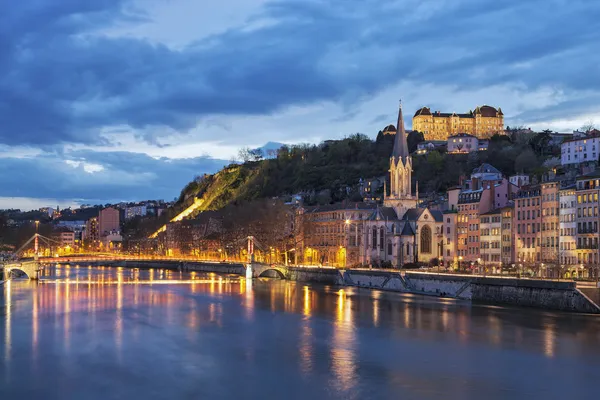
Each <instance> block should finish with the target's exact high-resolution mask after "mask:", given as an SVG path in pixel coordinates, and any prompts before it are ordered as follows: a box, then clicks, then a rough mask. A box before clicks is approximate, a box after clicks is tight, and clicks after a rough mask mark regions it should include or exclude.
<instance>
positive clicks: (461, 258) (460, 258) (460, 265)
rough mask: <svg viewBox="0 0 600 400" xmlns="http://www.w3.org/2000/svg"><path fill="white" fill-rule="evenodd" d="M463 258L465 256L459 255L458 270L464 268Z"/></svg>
mask: <svg viewBox="0 0 600 400" xmlns="http://www.w3.org/2000/svg"><path fill="white" fill-rule="evenodd" d="M462 260H463V256H458V272H460V269H461V268H462Z"/></svg>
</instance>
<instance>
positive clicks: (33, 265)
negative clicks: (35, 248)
mask: <svg viewBox="0 0 600 400" xmlns="http://www.w3.org/2000/svg"><path fill="white" fill-rule="evenodd" d="M41 270H43V266H42V265H41V264H40V262H39V261H36V260H31V261H23V262H13V263H8V264H4V279H5V280H8V279H9V278H10V276H11V273H12V272H13V271H20V272H23V273H24V274H25V275H26V276H27V277H28V278H29V279H38V277H39V272H40V271H41Z"/></svg>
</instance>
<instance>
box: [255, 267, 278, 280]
mask: <svg viewBox="0 0 600 400" xmlns="http://www.w3.org/2000/svg"><path fill="white" fill-rule="evenodd" d="M256 273H257V274H258V278H274V277H277V278H279V279H285V273H284V272H283V271H281V270H280V269H279V268H264V269H262V270H260V271H256Z"/></svg>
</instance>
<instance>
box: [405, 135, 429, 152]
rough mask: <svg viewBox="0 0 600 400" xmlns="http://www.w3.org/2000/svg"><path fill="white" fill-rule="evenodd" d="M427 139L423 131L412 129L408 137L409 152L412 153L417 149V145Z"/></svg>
mask: <svg viewBox="0 0 600 400" xmlns="http://www.w3.org/2000/svg"><path fill="white" fill-rule="evenodd" d="M424 141H425V136H423V134H422V133H421V132H418V131H412V132H409V134H408V135H407V137H406V143H407V144H408V152H409V153H412V152H414V151H416V150H417V145H418V144H419V143H421V142H424Z"/></svg>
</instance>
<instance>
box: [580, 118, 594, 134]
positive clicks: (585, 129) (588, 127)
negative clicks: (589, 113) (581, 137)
mask: <svg viewBox="0 0 600 400" xmlns="http://www.w3.org/2000/svg"><path fill="white" fill-rule="evenodd" d="M594 129H596V125H595V124H594V121H592V120H590V121H587V122H586V123H585V124H583V125H582V126H581V128H579V131H580V132H585V133H588V132H590V131H593V130H594Z"/></svg>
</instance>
